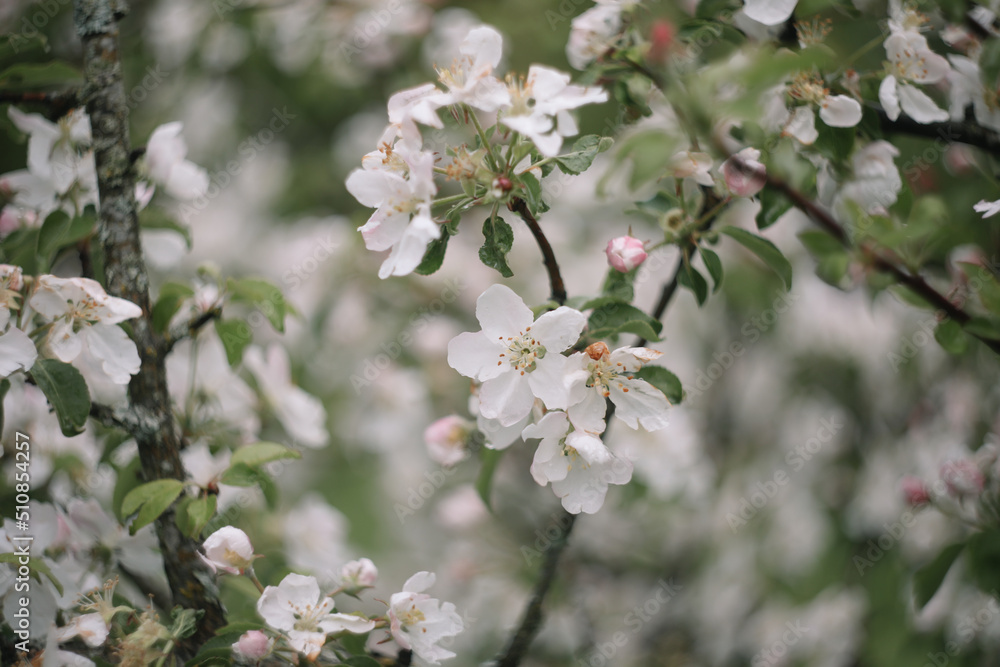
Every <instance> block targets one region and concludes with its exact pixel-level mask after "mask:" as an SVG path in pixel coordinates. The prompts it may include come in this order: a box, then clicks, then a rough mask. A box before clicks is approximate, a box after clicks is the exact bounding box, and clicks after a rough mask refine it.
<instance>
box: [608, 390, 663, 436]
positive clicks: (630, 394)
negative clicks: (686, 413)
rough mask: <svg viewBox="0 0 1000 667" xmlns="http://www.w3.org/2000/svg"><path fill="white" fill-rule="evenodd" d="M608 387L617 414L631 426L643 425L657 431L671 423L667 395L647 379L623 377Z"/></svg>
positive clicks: (649, 429)
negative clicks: (668, 415) (668, 417)
mask: <svg viewBox="0 0 1000 667" xmlns="http://www.w3.org/2000/svg"><path fill="white" fill-rule="evenodd" d="M619 383H620V384H621V385H622V386H619ZM608 389H610V391H611V401H612V402H613V403H614V404H615V408H616V409H615V416H616V417H618V418H619V419H621V420H622V421H623V422H625V423H626V424H628V425H629V426H630V427H631V428H638V427H639V426H640V425H641V426H642V427H643V428H644V429H646V430H647V431H657V430H659V429H661V428H664V427H665V426H667V424H669V420H668V419H667V412H668V410H669V409H670V403H669V402H668V401H667V397H666V396H664V395H663V392H662V391H660V390H659V389H657V388H656V387H654V386H653V385H651V384H649V383H648V382H646V381H645V380H624V379H623V380H620V381H619V382H616V383H612V384H611V386H610V387H609V388H608ZM626 389H627V390H628V391H627V392H626V391H625V390H626Z"/></svg>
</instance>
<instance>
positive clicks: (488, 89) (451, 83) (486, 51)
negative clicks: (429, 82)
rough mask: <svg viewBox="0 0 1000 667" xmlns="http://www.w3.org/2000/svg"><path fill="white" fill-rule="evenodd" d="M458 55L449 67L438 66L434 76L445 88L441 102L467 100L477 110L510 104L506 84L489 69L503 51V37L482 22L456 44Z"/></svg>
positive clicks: (486, 109)
mask: <svg viewBox="0 0 1000 667" xmlns="http://www.w3.org/2000/svg"><path fill="white" fill-rule="evenodd" d="M459 54H460V55H459V57H458V58H457V59H456V60H455V61H454V62H453V63H452V65H451V67H448V68H439V69H438V70H437V73H438V79H439V80H440V81H441V83H443V84H444V85H445V86H446V87H447V88H448V93H447V94H446V95H444V96H443V97H441V98H434V99H435V101H436V102H440V103H441V105H442V106H446V105H449V104H468V105H469V106H471V107H473V108H475V109H479V110H480V111H486V112H492V111H496V110H497V109H499V108H500V107H502V106H506V105H508V104H510V93H509V92H507V87H506V86H505V85H504V84H503V82H501V81H500V80H499V79H497V78H496V77H495V76H493V69H494V68H495V67H496V66H497V65H498V64H499V63H500V58H501V56H502V54H503V37H501V36H500V33H499V32H497V31H496V29H494V28H492V27H490V26H487V25H484V26H480V27H478V28H473V29H472V30H470V31H469V34H468V35H467V36H466V37H465V40H464V41H463V42H462V44H461V46H459Z"/></svg>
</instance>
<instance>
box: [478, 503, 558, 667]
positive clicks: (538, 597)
mask: <svg viewBox="0 0 1000 667" xmlns="http://www.w3.org/2000/svg"><path fill="white" fill-rule="evenodd" d="M564 520H565V522H566V528H565V529H564V530H563V531H562V532H561V533H560V534H559V536H558V537H557V538H556V539H554V540H552V546H550V547H549V550H548V551H547V552H546V553H545V562H544V563H542V569H541V572H539V575H538V581H536V582H535V587H534V588H533V589H532V591H531V597H530V598H529V599H528V605H527V606H526V607H525V608H524V613H523V614H522V615H521V622H520V623H519V624H518V627H517V631H516V632H515V633H514V634H513V635H512V636H511V638H510V641H508V643H507V646H506V647H504V650H503V651H502V652H501V654H500V656H499V657H498V658H497V661H496V662H495V663H494V666H493V667H516V666H517V665H519V664H520V663H521V660H522V659H523V658H524V655H525V653H526V652H527V651H528V647H529V646H530V645H531V642H532V640H533V639H534V638H535V635H537V634H538V630H539V629H540V628H541V625H542V603H543V602H544V601H545V596H546V595H547V594H548V592H549V588H550V587H551V586H552V582H553V581H554V580H555V577H556V565H557V564H558V563H559V556H561V555H562V552H563V550H564V549H565V548H566V545H567V544H568V543H569V534H570V531H571V530H572V529H573V523H574V522H575V521H576V515H575V514H570V513H569V512H567V511H566V510H563V516H562V518H561V519H560V523H562V522H563V521H564Z"/></svg>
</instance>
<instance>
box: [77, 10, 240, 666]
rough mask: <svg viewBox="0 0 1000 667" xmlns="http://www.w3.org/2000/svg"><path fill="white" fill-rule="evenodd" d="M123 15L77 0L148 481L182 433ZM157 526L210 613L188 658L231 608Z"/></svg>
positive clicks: (158, 474) (176, 591) (177, 594)
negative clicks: (162, 319) (151, 245)
mask: <svg viewBox="0 0 1000 667" xmlns="http://www.w3.org/2000/svg"><path fill="white" fill-rule="evenodd" d="M125 13H126V6H125V3H124V1H123V0H76V2H75V6H74V16H73V18H74V22H75V24H76V31H77V34H78V35H79V36H80V39H81V41H82V42H83V54H84V56H83V59H84V76H85V81H86V83H85V87H84V91H83V95H82V97H83V99H84V100H85V102H86V105H87V112H88V114H89V115H90V121H91V126H92V127H93V132H94V139H93V145H94V156H95V159H96V163H97V179H98V188H99V191H100V197H101V208H100V215H99V218H98V223H97V237H98V240H99V242H100V243H101V246H102V248H103V250H104V256H105V271H104V272H105V279H106V282H107V289H108V292H109V293H110V294H113V295H115V296H119V297H122V298H125V299H128V300H129V301H132V302H133V303H135V304H137V305H138V306H139V307H140V308H141V309H142V316H141V317H138V318H136V319H134V320H132V322H131V324H132V332H133V338H134V339H135V342H136V347H137V349H138V352H139V358H140V360H141V367H140V370H139V373H138V375H135V376H133V378H132V381H131V383H130V385H129V397H130V412H131V419H132V421H133V428H132V429H131V431H130V432H131V434H132V435H133V436H134V437H135V439H136V442H137V443H138V448H139V458H140V461H141V463H142V471H143V475H144V476H145V478H146V479H147V480H148V481H152V480H157V479H169V478H173V479H184V467H183V465H182V464H181V458H180V452H181V449H182V444H183V443H182V435H181V430H180V427H179V425H178V423H177V420H176V419H175V418H174V414H173V412H172V410H171V407H170V405H171V404H170V395H169V393H168V392H167V376H166V368H165V364H164V361H165V359H164V355H163V354H161V352H160V350H161V349H162V347H161V346H162V343H161V341H160V339H159V338H160V337H159V336H158V335H157V333H156V331H155V329H154V328H153V321H152V310H151V306H150V298H149V278H148V275H147V273H146V267H145V263H144V262H143V258H142V246H141V245H140V242H139V220H138V215H137V213H136V206H135V198H134V191H135V177H134V174H133V171H132V165H131V163H130V161H129V154H130V146H129V134H128V107H127V105H126V97H125V89H124V85H123V83H122V66H121V59H120V54H119V46H118V21H119V20H120V19H121V18H122V17H123V16H124V15H125ZM156 529H157V536H158V538H159V542H160V549H161V552H162V555H163V565H164V569H165V571H166V574H167V580H168V582H169V583H170V589H171V592H172V594H173V603H174V604H179V605H181V606H182V607H187V608H191V609H203V610H204V611H205V615H204V616H203V617H202V620H201V622H200V623H199V624H198V629H197V630H196V631H195V633H194V634H193V635H192V636H191V637H188V638H187V639H185V640H184V641H183V642H181V643H179V644H178V647H177V652H178V657H181V658H182V659H184V658H190V657H192V656H193V655H194V653H195V651H196V650H197V648H198V647H200V646H201V645H202V644H204V643H205V642H206V641H207V640H208V639H210V638H211V637H213V636H214V634H215V630H216V629H217V628H220V627H222V626H223V625H224V624H225V610H224V609H223V607H222V604H221V602H220V601H219V591H218V588H217V586H216V584H215V579H214V577H213V575H212V573H211V572H210V571H209V570H208V569H207V567H206V566H205V565H204V564H203V563H202V561H201V559H200V558H199V555H198V545H197V544H196V543H195V542H194V541H193V540H191V539H190V538H188V537H187V536H185V535H184V534H183V533H182V532H181V531H180V529H179V528H178V527H177V524H176V522H175V521H174V512H173V510H172V509H171V510H168V511H166V512H165V513H164V514H163V515H161V516H160V518H159V519H158V520H157V522H156Z"/></svg>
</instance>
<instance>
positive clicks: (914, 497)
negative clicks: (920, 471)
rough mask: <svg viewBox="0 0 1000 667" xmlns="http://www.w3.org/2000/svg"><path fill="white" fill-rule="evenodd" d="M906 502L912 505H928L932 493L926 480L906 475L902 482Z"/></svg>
mask: <svg viewBox="0 0 1000 667" xmlns="http://www.w3.org/2000/svg"><path fill="white" fill-rule="evenodd" d="M900 487H901V488H902V491H903V496H904V497H905V498H906V504H907V505H909V506H911V507H919V506H921V505H926V504H927V503H929V502H930V501H931V495H930V492H929V490H928V489H927V484H925V483H924V480H922V479H919V478H917V477H904V478H903V480H902V481H901V482H900Z"/></svg>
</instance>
